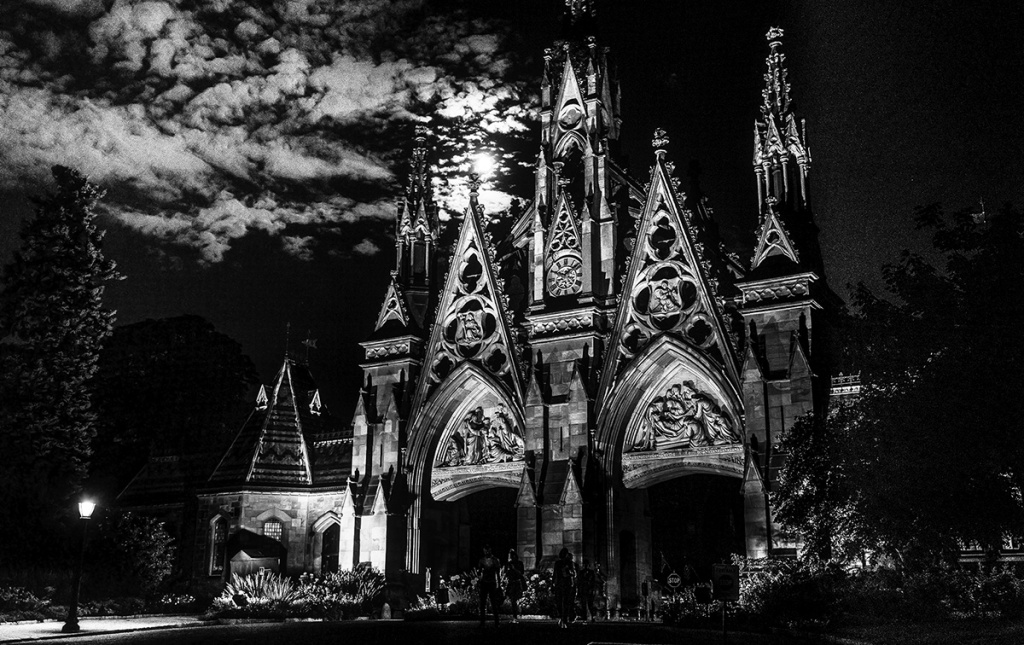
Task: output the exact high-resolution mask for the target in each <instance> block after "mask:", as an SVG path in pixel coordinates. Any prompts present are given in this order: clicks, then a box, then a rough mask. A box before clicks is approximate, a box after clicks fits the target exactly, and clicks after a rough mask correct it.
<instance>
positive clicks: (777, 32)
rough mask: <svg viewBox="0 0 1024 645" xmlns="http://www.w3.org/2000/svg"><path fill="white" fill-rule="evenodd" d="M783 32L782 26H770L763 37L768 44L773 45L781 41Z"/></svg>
mask: <svg viewBox="0 0 1024 645" xmlns="http://www.w3.org/2000/svg"><path fill="white" fill-rule="evenodd" d="M783 33H784V32H783V31H782V27H772V28H771V29H769V30H768V33H767V34H765V35H764V37H765V38H766V39H767V40H768V44H770V45H775V44H778V43H780V42H781V41H782V36H783Z"/></svg>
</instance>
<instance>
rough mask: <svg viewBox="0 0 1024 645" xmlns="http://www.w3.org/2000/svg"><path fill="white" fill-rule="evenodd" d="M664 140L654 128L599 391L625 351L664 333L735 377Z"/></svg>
mask: <svg viewBox="0 0 1024 645" xmlns="http://www.w3.org/2000/svg"><path fill="white" fill-rule="evenodd" d="M667 142H668V140H667V137H666V136H665V133H664V131H663V130H658V131H657V132H656V133H655V137H654V140H653V141H652V143H653V144H654V146H655V149H656V159H655V164H654V167H653V169H652V171H651V182H650V184H649V186H648V189H647V198H646V201H645V204H644V207H643V210H642V211H641V215H640V218H639V222H638V226H637V233H638V234H637V240H636V243H635V244H634V247H633V251H632V254H631V256H630V259H629V264H628V270H627V273H626V279H625V282H624V284H623V292H622V300H621V302H620V304H619V311H618V314H617V315H616V325H615V332H614V336H613V338H612V341H611V342H612V349H611V351H609V352H608V354H607V356H608V358H607V359H606V360H607V361H609V363H607V364H606V365H605V369H604V370H603V377H602V382H601V390H602V391H607V389H608V388H609V387H610V386H611V383H612V382H613V380H614V379H615V378H616V375H617V374H618V373H619V371H620V370H621V369H622V368H623V367H624V366H625V364H626V363H627V362H628V361H629V360H630V359H632V358H633V357H634V356H636V355H637V354H638V353H639V352H640V351H641V350H642V349H643V348H644V347H646V346H647V345H648V344H650V342H651V341H652V340H653V339H654V338H656V337H658V336H659V335H661V334H665V333H669V334H673V335H674V336H676V337H678V338H680V339H682V340H683V341H684V342H686V343H688V344H690V345H692V346H694V347H696V348H698V349H700V350H701V351H703V352H704V353H706V354H707V355H708V356H709V357H710V358H711V359H713V360H714V361H715V362H717V363H718V364H719V365H722V367H723V368H725V370H726V372H727V373H728V374H729V376H730V378H731V379H732V380H733V382H734V383H738V382H739V374H738V371H737V368H738V365H737V361H736V359H735V356H734V353H733V352H734V350H733V348H732V345H731V339H730V336H729V334H728V328H727V327H726V325H725V322H724V319H723V314H722V312H721V310H720V305H719V304H718V301H717V297H716V294H715V293H714V291H713V289H712V286H711V285H712V283H711V281H710V280H709V275H708V273H709V271H710V263H709V262H707V261H705V260H704V258H703V257H702V251H701V248H702V247H701V245H699V244H697V243H696V242H695V239H694V238H695V229H694V230H691V225H690V224H689V223H688V222H687V221H686V218H685V216H684V214H683V211H682V207H681V205H680V202H681V199H680V198H679V194H678V192H677V191H676V189H675V187H674V186H673V183H672V181H671V176H670V173H669V170H668V168H666V165H667V164H666V162H665V159H664V157H665V152H664V147H665V145H666V144H667Z"/></svg>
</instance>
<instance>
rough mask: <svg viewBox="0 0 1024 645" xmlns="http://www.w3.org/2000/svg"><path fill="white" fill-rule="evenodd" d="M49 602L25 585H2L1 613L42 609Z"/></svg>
mask: <svg viewBox="0 0 1024 645" xmlns="http://www.w3.org/2000/svg"><path fill="white" fill-rule="evenodd" d="M49 604H50V603H49V602H47V601H45V600H40V599H39V598H37V597H36V596H35V594H33V593H32V592H31V591H29V590H28V589H25V588H24V587H0V613H4V614H6V613H8V612H11V611H41V610H42V609H44V608H45V607H46V606H47V605H49Z"/></svg>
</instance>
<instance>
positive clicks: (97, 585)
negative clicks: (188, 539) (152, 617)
mask: <svg viewBox="0 0 1024 645" xmlns="http://www.w3.org/2000/svg"><path fill="white" fill-rule="evenodd" d="M99 528H100V530H99V535H97V536H96V537H95V539H94V540H90V543H91V546H90V559H91V566H90V567H89V571H88V573H87V575H86V580H87V582H88V584H89V587H90V588H91V589H93V590H94V593H103V592H107V593H110V592H114V593H125V592H128V593H134V594H138V595H149V594H152V593H153V592H154V591H155V590H156V589H157V588H158V587H159V586H160V585H161V583H163V581H164V580H166V579H167V577H168V576H169V575H170V574H171V570H172V568H173V563H174V558H175V553H176V549H175V547H174V546H173V542H174V539H173V538H172V537H171V536H170V535H169V534H168V533H167V531H166V530H165V529H164V523H163V522H161V521H159V520H156V519H154V518H152V517H148V516H145V515H136V514H134V513H129V512H124V513H120V514H114V515H111V516H110V517H108V518H107V519H105V520H103V521H102V523H101V525H100V527H99Z"/></svg>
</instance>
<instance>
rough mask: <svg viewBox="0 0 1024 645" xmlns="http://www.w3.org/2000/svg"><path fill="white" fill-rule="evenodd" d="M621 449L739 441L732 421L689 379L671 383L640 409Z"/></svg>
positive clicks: (659, 447)
mask: <svg viewBox="0 0 1024 645" xmlns="http://www.w3.org/2000/svg"><path fill="white" fill-rule="evenodd" d="M640 414H642V415H643V416H642V418H641V419H640V422H639V423H637V424H635V425H634V426H633V430H632V432H630V434H629V436H627V437H626V443H625V445H624V446H623V451H624V452H635V451H643V450H656V449H668V448H698V447H706V446H721V445H727V444H732V443H736V442H738V441H739V440H740V438H739V435H738V434H737V432H736V430H735V424H734V423H733V421H732V420H731V419H730V418H729V417H728V416H727V415H725V414H724V413H723V412H722V411H721V409H720V408H719V406H718V405H717V404H716V403H715V402H714V401H713V400H712V399H711V397H710V396H708V395H707V394H704V393H703V392H700V391H698V390H697V389H696V387H695V386H694V384H693V382H692V381H683V382H682V383H675V384H673V385H671V386H669V388H668V389H667V390H666V391H665V393H664V394H662V395H661V396H659V397H656V398H655V399H654V400H653V401H651V402H650V403H649V404H647V406H645V407H644V408H643V410H642V411H641V412H640Z"/></svg>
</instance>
